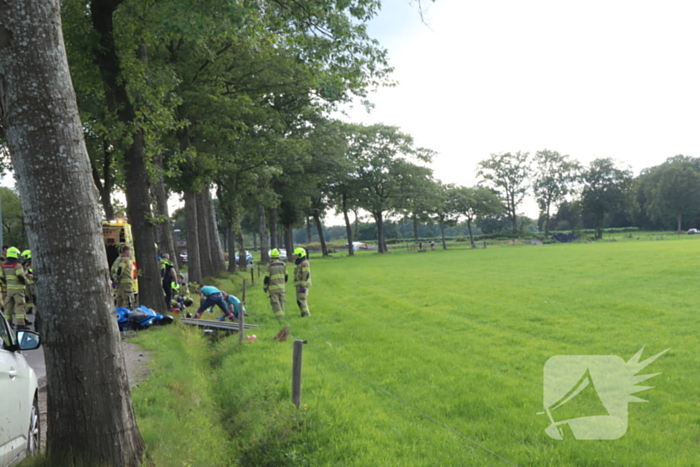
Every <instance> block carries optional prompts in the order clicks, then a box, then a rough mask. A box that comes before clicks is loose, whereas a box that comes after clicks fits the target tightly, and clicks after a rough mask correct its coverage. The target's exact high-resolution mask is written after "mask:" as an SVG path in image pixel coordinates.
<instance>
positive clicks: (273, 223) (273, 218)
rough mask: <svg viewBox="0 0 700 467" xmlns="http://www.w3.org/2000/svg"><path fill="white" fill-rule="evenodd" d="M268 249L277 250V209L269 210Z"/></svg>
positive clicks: (278, 245)
mask: <svg viewBox="0 0 700 467" xmlns="http://www.w3.org/2000/svg"><path fill="white" fill-rule="evenodd" d="M269 212H270V248H279V247H280V244H279V237H278V236H277V209H276V208H270V210H269Z"/></svg>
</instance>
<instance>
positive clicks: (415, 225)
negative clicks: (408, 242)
mask: <svg viewBox="0 0 700 467" xmlns="http://www.w3.org/2000/svg"><path fill="white" fill-rule="evenodd" d="M413 240H414V241H415V242H416V243H418V217H417V216H416V215H415V214H413Z"/></svg>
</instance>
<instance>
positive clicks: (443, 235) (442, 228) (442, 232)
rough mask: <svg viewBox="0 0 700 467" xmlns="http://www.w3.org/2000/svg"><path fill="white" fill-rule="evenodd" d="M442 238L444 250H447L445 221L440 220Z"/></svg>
mask: <svg viewBox="0 0 700 467" xmlns="http://www.w3.org/2000/svg"><path fill="white" fill-rule="evenodd" d="M439 223H440V236H441V237H442V249H443V250H447V242H445V220H444V219H442V218H440V221H439Z"/></svg>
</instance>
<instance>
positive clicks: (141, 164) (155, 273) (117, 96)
mask: <svg viewBox="0 0 700 467" xmlns="http://www.w3.org/2000/svg"><path fill="white" fill-rule="evenodd" d="M119 3H120V2H115V1H113V0H92V1H91V2H90V9H91V12H92V27H93V29H94V30H95V32H96V33H97V36H98V40H99V44H98V45H96V46H95V48H94V53H95V61H96V63H97V65H98V66H99V69H100V74H101V76H102V81H103V83H104V87H105V97H106V101H107V107H108V108H109V110H110V111H111V112H115V113H116V115H117V118H118V120H119V121H120V122H121V123H123V124H125V126H127V127H133V125H134V122H135V120H136V111H135V109H134V106H133V104H132V102H131V99H130V97H129V94H128V93H127V90H126V82H125V79H124V76H123V75H122V71H121V62H120V60H119V57H118V55H117V49H116V44H115V42H114V36H113V31H114V24H113V21H112V15H113V14H114V11H115V10H116V8H117V7H118V5H119ZM124 168H125V173H124V178H125V180H126V190H125V191H126V203H127V214H128V217H129V222H130V223H131V225H132V232H133V235H134V247H135V250H136V258H135V259H136V261H137V263H138V268H139V279H138V281H139V301H140V302H141V303H142V304H144V305H147V306H149V307H150V308H153V309H155V310H156V311H157V312H159V313H165V311H166V308H165V301H164V300H163V288H162V285H161V284H162V282H161V278H160V270H159V268H158V264H157V262H156V249H155V241H156V235H155V226H154V225H153V224H152V223H151V221H150V218H151V195H150V192H149V189H150V186H151V181H150V180H149V178H148V170H147V166H146V154H145V150H144V135H143V131H142V130H141V129H140V128H136V129H135V130H133V133H132V134H131V143H130V145H129V146H128V147H127V148H126V151H125V154H124Z"/></svg>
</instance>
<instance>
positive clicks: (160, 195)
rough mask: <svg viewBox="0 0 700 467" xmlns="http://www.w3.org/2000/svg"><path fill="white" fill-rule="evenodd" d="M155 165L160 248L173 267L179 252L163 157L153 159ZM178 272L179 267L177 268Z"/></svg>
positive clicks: (159, 155)
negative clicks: (168, 255)
mask: <svg viewBox="0 0 700 467" xmlns="http://www.w3.org/2000/svg"><path fill="white" fill-rule="evenodd" d="M153 164H154V165H155V166H156V168H157V169H158V170H159V175H158V181H157V182H156V183H154V184H153V195H154V197H155V199H156V207H157V214H158V217H159V220H158V224H157V228H156V229H157V233H158V246H159V247H160V250H161V251H162V252H167V253H169V254H170V259H171V260H172V263H173V265H177V264H178V261H177V259H178V256H179V255H178V252H177V248H176V247H175V240H174V239H173V224H172V223H171V222H170V213H169V212H168V194H167V193H166V191H165V183H164V182H163V155H162V154H157V155H156V156H155V157H154V158H153ZM175 270H176V272H177V267H176V268H175Z"/></svg>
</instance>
